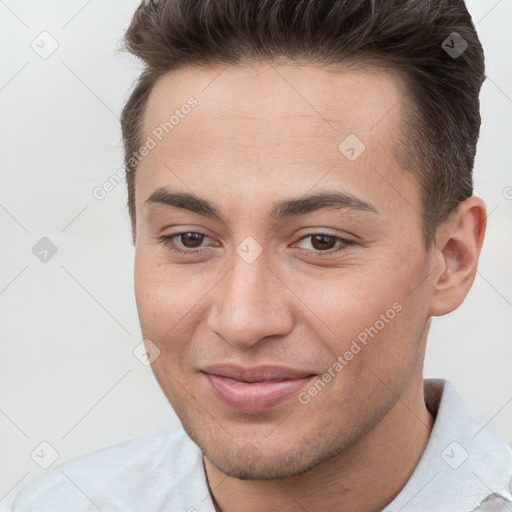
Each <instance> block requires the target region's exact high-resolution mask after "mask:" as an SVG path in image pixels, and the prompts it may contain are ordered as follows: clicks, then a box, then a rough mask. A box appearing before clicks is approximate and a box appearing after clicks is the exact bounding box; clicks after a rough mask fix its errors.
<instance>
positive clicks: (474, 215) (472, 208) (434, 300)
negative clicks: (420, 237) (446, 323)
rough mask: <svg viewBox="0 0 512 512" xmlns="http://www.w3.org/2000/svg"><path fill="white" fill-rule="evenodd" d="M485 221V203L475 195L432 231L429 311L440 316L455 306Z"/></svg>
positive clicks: (470, 274) (466, 286) (468, 282)
mask: <svg viewBox="0 0 512 512" xmlns="http://www.w3.org/2000/svg"><path fill="white" fill-rule="evenodd" d="M486 223H487V213H486V209H485V204H484V202H483V201H482V199H480V198H479V197H475V196H473V197H470V198H469V199H466V200H465V201H463V202H461V203H460V204H459V206H458V208H457V210H456V211H455V212H454V213H453V214H452V215H450V217H449V219H447V220H446V221H445V222H444V223H443V224H442V225H441V226H439V228H438V230H437V235H436V242H437V243H436V248H435V249H434V254H433V256H434V259H435V260H436V263H435V264H436V265H438V266H439V271H438V272H435V271H434V272H433V274H432V275H433V277H434V281H433V283H432V294H431V302H430V309H429V315H431V316H442V315H446V314H447V313H450V312H451V311H453V310H455V309H457V308H458V307H459V306H460V305H461V304H462V302H463V301H464V299H465V297H466V295H467V294H468V292H469V290H470V289H471V286H472V285H473V281H474V279H475V275H476V269H477V266H478V259H479V257H480V252H481V249H482V244H483V240H484V235H485V228H486Z"/></svg>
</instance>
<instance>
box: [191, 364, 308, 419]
mask: <svg viewBox="0 0 512 512" xmlns="http://www.w3.org/2000/svg"><path fill="white" fill-rule="evenodd" d="M201 372H202V375H203V376H204V378H205V380H206V382H207V385H208V387H209V389H210V391H211V392H212V393H213V395H214V396H215V397H216V398H217V399H218V400H219V401H220V402H221V403H223V404H224V405H226V406H228V407H230V408H233V409H236V410H238V411H244V412H263V411H265V410H267V409H270V408H272V407H275V406H276V405H278V404H280V403H282V402H284V401H285V400H287V399H288V398H290V397H291V396H293V395H295V394H296V393H298V392H299V391H300V389H301V388H302V387H304V386H305V385H306V384H307V383H308V382H309V381H310V380H311V379H312V378H313V377H315V376H316V375H315V374H313V373H311V372H307V371H303V370H297V369H294V368H286V367H282V366H257V367H253V368H245V367H242V366H236V365H231V364H224V365H215V366H209V367H207V368H205V369H203V370H202V371H201Z"/></svg>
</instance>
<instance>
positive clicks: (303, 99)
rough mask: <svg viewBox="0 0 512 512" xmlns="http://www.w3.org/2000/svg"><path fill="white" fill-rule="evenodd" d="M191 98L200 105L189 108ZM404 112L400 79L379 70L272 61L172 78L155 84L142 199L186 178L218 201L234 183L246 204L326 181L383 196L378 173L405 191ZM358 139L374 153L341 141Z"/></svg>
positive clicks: (139, 189) (147, 119)
mask: <svg viewBox="0 0 512 512" xmlns="http://www.w3.org/2000/svg"><path fill="white" fill-rule="evenodd" d="M190 98H193V100H194V102H195V106H194V107H193V108H189V107H188V106H187V107H186V108H184V107H183V106H185V105H188V104H189V103H190ZM404 106H405V85H404V83H403V81H402V80H401V78H400V77H399V76H398V75H397V74H395V73H391V72H389V71H386V70H383V69H378V68H366V69H359V70H356V69H353V68H347V69H346V70H341V71H337V72H332V71H329V70H327V69H324V68H320V67H313V66H305V65H297V64H283V65H279V66H277V65H271V64H268V63H267V64H258V65H244V66H232V65H219V66H208V67H205V68H201V69H197V68H190V67H187V68H183V69H180V70H176V71H172V72H169V73H167V74H165V75H163V76H162V77H161V78H160V79H159V80H158V81H157V82H156V84H155V86H154V88H153V90H152V91H151V94H150V97H149V99H148V102H147V106H146V110H145V115H144V119H143V140H146V138H147V137H152V138H153V139H155V142H156V144H155V147H154V149H152V150H151V151H150V152H149V154H148V155H147V157H145V158H144V159H143V160H142V161H141V163H140V164H139V168H138V170H137V175H136V181H137V186H136V194H137V196H138V197H139V200H140V201H143V200H144V199H145V198H146V197H147V196H148V194H149V193H151V192H152V191H153V190H154V188H155V187H157V186H159V185H164V184H165V183H166V182H169V183H170V182H173V184H174V182H177V185H178V186H180V187H181V188H183V183H180V182H179V180H176V176H177V175H179V176H180V180H182V179H183V180H185V185H186V187H187V188H194V189H195V190H199V189H201V191H205V192H206V193H207V194H210V197H211V194H219V193H221V194H223V193H224V192H225V191H226V189H225V187H226V185H229V187H230V190H233V191H236V193H238V195H239V196H240V193H241V192H243V194H245V197H247V199H249V196H250V195H251V194H254V195H259V197H262V196H263V194H266V195H268V196H271V195H272V194H274V193H276V191H277V190H278V188H280V194H279V195H280V196H281V197H282V196H283V193H284V192H289V193H290V194H292V193H293V194H294V195H297V194H301V193H305V192H306V189H308V188H311V187H312V186H314V183H316V182H318V180H320V179H321V180H322V183H321V184H322V185H324V186H336V185H340V183H341V184H343V185H344V188H345V189H347V190H348V191H349V192H357V191H361V190H363V189H364V188H365V187H366V188H367V189H368V192H369V193H370V195H372V194H373V195H375V194H376V195H379V194H382V193H383V183H384V182H383V181H382V178H378V179H375V176H376V173H379V174H380V175H382V174H383V173H384V174H385V175H386V178H385V180H388V181H389V180H390V181H391V182H393V183H394V186H395V187H398V188H400V183H399V182H401V181H403V180H404V179H405V178H404V172H403V169H401V168H400V166H399V165H398V162H397V159H396V152H397V151H396V146H397V145H396V140H397V136H398V134H399V131H400V130H401V128H402V122H401V116H402V112H403V108H404ZM171 117H174V119H173V122H172V125H171V124H170V123H169V120H170V119H171ZM162 126H167V129H166V130H164V131H163V130H162ZM159 127H160V128H159ZM159 129H160V131H158V130H159ZM155 130H157V133H158V134H160V135H159V137H161V140H160V139H159V137H155ZM354 136H355V137H357V139H353V138H352V139H350V138H349V139H348V140H356V141H357V140H360V141H361V143H362V144H363V145H364V148H365V149H364V152H363V153H362V154H361V156H360V157H358V158H357V160H355V161H350V160H349V159H347V158H346V156H344V155H343V154H342V153H341V152H340V143H342V142H343V141H344V140H347V137H354ZM356 150H357V148H356ZM334 167H336V169H335V171H336V172H330V169H333V168H334ZM170 170H172V171H174V172H173V173H171V172H169V171H170ZM407 174H408V173H407ZM406 179H407V180H408V181H410V176H407V177H406ZM370 181H373V189H372V185H370ZM283 184H286V186H287V189H286V190H283V189H282V186H283ZM274 185H275V186H274ZM406 186H407V187H408V188H410V184H406ZM222 187H224V188H222ZM305 188H306V189H305ZM409 192H410V191H409ZM412 192H413V194H414V191H412ZM395 195H396V194H395ZM143 196H144V197H143ZM218 199H219V200H222V196H221V197H219V198H218Z"/></svg>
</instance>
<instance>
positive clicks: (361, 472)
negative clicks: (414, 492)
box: [204, 373, 434, 512]
mask: <svg viewBox="0 0 512 512" xmlns="http://www.w3.org/2000/svg"><path fill="white" fill-rule="evenodd" d="M433 424H434V419H433V417H432V416H431V415H430V413H429V412H428V410H427V408H426V406H425V401H424V398H423V380H422V378H421V373H420V374H419V375H417V377H416V378H415V380H414V381H410V382H409V384H408V386H407V387H406V388H405V389H404V392H403V394H402V396H400V398H399V399H398V400H397V402H396V404H395V405H394V406H393V407H392V409H391V410H390V411H389V412H388V414H387V415H386V416H385V417H384V418H383V419H382V420H381V421H380V423H378V424H377V425H376V426H375V427H374V428H373V429H372V430H371V431H370V432H368V433H367V434H366V435H365V436H364V437H363V438H361V439H360V440H359V441H358V442H357V443H356V444H354V445H352V446H351V447H350V448H348V449H346V450H345V451H343V452H342V453H340V454H338V455H336V456H334V457H332V458H331V459H329V460H327V461H326V462H324V463H322V464H320V465H318V466H316V467H315V468H313V469H311V470H309V471H307V472H306V473H303V474H300V475H296V476H292V477H288V478H283V479H279V480H239V479H236V478H233V477H230V476H227V475H225V474H224V473H222V472H221V471H220V470H218V469H217V468H216V467H215V466H213V464H211V462H210V461H209V460H208V459H207V458H206V457H205V458H204V464H205V470H206V475H207V479H208V484H209V487H210V492H211V493H212V497H213V501H214V504H215V507H216V510H217V511H218V512H237V511H239V510H244V512H271V511H275V510H280V511H281V512H292V511H296V510H297V509H298V508H299V509H304V510H329V509H331V510H343V512H374V511H375V512H377V511H380V510H382V509H384V508H385V507H386V506H387V505H388V504H389V503H390V502H391V501H393V499H394V498H395V497H396V496H397V495H398V494H399V493H400V491H401V490H402V488H403V487H404V486H405V484H406V483H407V481H408V480H409V478H410V477H411V475H412V473H413V471H414V469H415V468H416V466H417V465H418V462H419V460H420V458H421V456H422V455H423V452H424V451H425V447H426V445H427V442H428V440H429V437H430V432H431V430H432V427H433ZM370 491H371V492H370ZM340 504H342V507H343V508H340Z"/></svg>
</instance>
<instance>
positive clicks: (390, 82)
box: [135, 63, 485, 512]
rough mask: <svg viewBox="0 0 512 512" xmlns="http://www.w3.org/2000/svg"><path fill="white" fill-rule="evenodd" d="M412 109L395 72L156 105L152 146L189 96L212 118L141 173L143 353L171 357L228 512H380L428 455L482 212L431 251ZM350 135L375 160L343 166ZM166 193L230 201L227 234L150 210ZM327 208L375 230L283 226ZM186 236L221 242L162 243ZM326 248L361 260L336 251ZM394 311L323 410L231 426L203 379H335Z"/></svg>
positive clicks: (260, 82)
mask: <svg viewBox="0 0 512 512" xmlns="http://www.w3.org/2000/svg"><path fill="white" fill-rule="evenodd" d="M405 92H406V89H405V85H404V84H403V83H402V82H401V81H400V79H399V78H398V77H397V76H396V75H392V74H391V73H389V72H387V71H384V70H375V69H373V70H372V69H366V70H355V69H347V70H345V71H342V72H338V73H332V72H329V71H327V70H326V69H321V68H319V67H310V66H299V65H294V64H292V63H290V64H283V63H281V64H279V65H271V64H269V63H266V64H265V63H260V64H258V65H257V66H256V65H252V66H249V65H246V66H242V65H240V66H210V67H206V68H203V69H192V68H184V69H181V70H178V71H173V72H171V73H167V74H166V75H164V76H163V77H162V78H160V79H159V81H158V82H157V83H156V85H155V88H154V89H153V91H152V93H151V95H150V98H149V102H148V105H147V109H146V112H145V118H144V130H143V131H144V133H143V139H144V140H145V139H146V137H147V136H148V135H150V134H151V132H152V130H153V129H154V128H155V127H157V126H158V125H159V124H160V123H161V122H164V121H165V120H166V119H168V118H169V115H171V114H172V112H173V111H174V109H176V108H179V107H180V105H183V104H184V103H186V101H187V99H188V98H189V97H191V96H193V97H194V98H196V99H197V102H198V104H197V106H196V107H195V108H194V109H193V110H192V111H191V112H190V113H189V114H188V115H187V116H185V117H184V118H183V119H181V120H180V123H179V125H177V126H175V127H174V129H173V130H172V131H170V133H169V134H168V135H166V136H165V137H163V139H162V141H161V142H159V143H158V144H157V145H156V147H155V148H153V149H152V150H151V151H150V152H149V154H148V155H147V156H146V157H145V158H144V159H143V160H142V161H141V162H140V164H139V167H138V169H137V174H136V211H137V219H136V230H135V231H136V244H135V245H136V259H135V291H136V300H137V307H138V312H139V318H140V323H141V328H142V332H143V335H144V338H147V339H149V340H151V342H152V343H153V344H154V345H156V346H157V347H158V349H159V350H160V355H159V357H157V358H156V359H155V360H154V362H153V364H152V368H153V371H154V374H155V376H156V378H157V380H158V382H159V384H160V386H161V388H162V390H163V392H164V393H165V396H166V397H167V399H168V400H169V402H170V403H171V405H172V406H173V408H174V409H175V411H176V413H177V414H178V416H179V419H180V420H181V422H182V424H183V427H184V428H185V430H186V431H187V433H188V434H189V435H190V436H191V437H192V439H193V440H194V441H195V442H196V443H197V444H198V446H199V447H200V448H201V450H202V452H203V454H204V463H205V470H206V474H207V478H208V482H209V486H210V489H211V492H212V495H213V497H214V502H215V506H216V507H217V510H222V511H223V512H231V511H239V510H244V511H247V512H255V511H258V512H263V511H275V510H280V511H292V510H293V511H296V510H302V508H301V507H303V509H305V510H311V511H320V510H328V509H332V510H339V509H340V508H339V505H340V503H342V504H343V511H344V512H350V511H353V512H355V511H358V512H361V511H368V512H370V511H377V510H382V508H384V507H385V506H386V505H387V504H388V503H390V502H391V501H392V500H393V498H394V497H395V496H396V495H397V494H398V493H399V492H400V490H401V489H402V488H403V486H404V485H405V483H406V482H407V480H408V479H409V477H410V475H411V474H412V472H413V470H414V468H415V467H416V465H417V463H418V461H419V459H420V457H421V455H422V453H423V451H424V449H425V446H426V443H427V441H428V438H429V435H430V431H431V428H432V425H433V421H434V419H433V418H432V417H431V415H430V413H429V412H428V411H427V409H426V406H425V402H424V398H423V387H422V369H423V359H424V353H425V344H426V340H427V333H428V329H429V325H430V317H431V316H433V315H444V314H446V313H448V312H450V311H452V310H453V309H455V308H457V307H458V306H459V305H460V303H461V302H462V301H463V299H464V297H465V296H466V294H467V292H468V291H469V289H470V287H471V285H472V283H473V280H474V277H475V272H476V264H477V261H478V256H479V253H480V248H481V245H482V242H483V236H484V232H485V207H484V204H483V202H482V201H481V199H479V198H476V197H472V198H470V199H468V200H467V201H464V202H463V203H461V205H460V206H459V208H458V210H457V212H455V214H453V215H452V216H451V217H450V218H449V219H448V220H447V221H446V222H445V223H444V224H443V225H442V226H440V228H439V229H438V232H437V241H436V246H435V247H433V248H432V249H431V250H430V251H429V252H427V251H426V250H425V247H424V242H423V238H422V217H421V190H420V188H419V186H418V184H417V182H416V180H415V179H414V176H413V174H411V173H410V172H408V171H407V170H406V169H403V168H402V167H401V166H400V164H399V162H398V160H397V157H396V151H395V149H394V148H396V141H397V136H398V134H399V132H400V130H402V129H403V128H404V127H403V125H402V122H401V112H403V109H404V108H406V106H407V105H406V102H405V100H404V94H405ZM349 134H355V135H356V136H357V137H358V138H359V139H360V140H362V141H363V142H364V144H365V148H366V149H365V151H363V152H362V153H361V154H360V156H359V157H358V158H357V159H355V160H354V161H350V160H349V159H347V158H346V157H345V155H344V154H342V153H341V152H340V150H339V149H338V145H339V144H340V143H341V142H342V141H343V140H344V139H345V138H346V137H347V136H348V135H349ZM158 187H169V188H171V189H172V190H173V191H178V192H189V193H194V194H196V195H198V196H200V197H201V198H203V199H205V200H208V201H210V202H212V203H214V204H215V206H216V208H217V209H218V211H219V212H220V215H221V216H222V220H218V219H214V218H210V217H208V216H205V215H200V214H198V213H195V212H191V211H188V210H185V209H182V208H178V207H175V206H168V205H163V204H145V201H146V200H147V199H148V197H149V196H150V195H151V194H152V193H153V192H154V191H155V190H156V189H157V188H158ZM320 190H322V191H325V190H329V191H332V190H337V191H344V192H348V193H350V194H353V195H354V196H357V197H358V198H360V199H362V200H364V201H366V202H368V203H370V204H371V205H372V206H373V207H374V208H375V210H377V212H378V213H374V212H371V211H361V210H357V209H350V208H345V209H340V210H334V209H322V210H318V211H314V212H310V213H307V214H302V215H295V216H289V217H286V218H283V219H275V218H272V217H271V216H270V214H269V213H270V211H271V210H272V207H273V206H274V204H275V203H276V202H278V201H281V200H285V199H291V198H300V197H302V196H304V195H305V194H311V193H315V192H319V191H320ZM183 232H185V233H186V232H198V233H204V234H206V235H207V236H206V237H204V239H202V241H201V240H199V242H197V241H195V240H194V239H192V241H191V239H190V238H187V237H185V238H182V237H175V238H174V239H173V240H174V244H175V245H176V246H178V247H179V248H181V249H182V250H188V251H189V253H188V254H179V253H175V252H173V251H172V250H171V249H170V248H169V247H166V246H164V245H163V244H162V243H160V242H159V237H161V236H163V235H173V234H177V233H183ZM318 233H327V234H328V235H330V236H333V237H342V238H346V239H348V240H350V241H351V243H347V244H343V243H342V242H340V241H339V240H338V239H336V238H334V239H327V243H325V240H324V245H323V246H322V244H321V243H318V238H317V239H315V238H314V235H315V234H318ZM306 235H310V236H309V237H308V238H303V239H301V238H302V237H305V236H306ZM249 236H250V237H252V238H253V239H254V240H255V241H256V242H257V243H258V244H259V246H260V248H261V250H262V252H261V254H260V255H259V256H258V257H257V258H256V259H255V260H254V261H253V262H252V263H248V262H247V261H246V260H245V259H244V258H242V257H241V256H240V255H239V254H238V253H237V251H236V249H237V247H238V246H239V245H240V244H241V243H242V242H243V241H244V240H245V239H246V237H249ZM340 246H341V247H344V249H343V250H341V251H339V252H336V253H335V252H334V251H335V250H336V249H337V248H339V247H340ZM198 248H199V249H201V252H199V253H197V252H194V251H197V250H198ZM251 250H253V249H251ZM308 250H310V251H313V252H314V253H315V255H311V254H308V253H307V251H308ZM393 304H398V305H399V306H400V312H397V313H396V315H394V317H393V318H392V319H391V320H389V321H388V322H386V323H385V325H384V327H383V328H382V329H378V333H377V334H376V335H375V336H373V337H372V338H369V341H368V343H367V345H365V346H363V345H362V348H361V350H360V352H358V353H357V355H355V356H354V357H353V359H351V360H350V361H349V362H348V364H347V365H346V366H344V368H343V369H342V371H340V372H338V373H336V376H335V378H333V379H332V380H331V381H330V382H329V383H328V384H327V385H326V386H325V388H324V389H322V390H321V391H320V392H318V394H316V396H314V397H312V398H311V400H310V401H309V402H308V403H307V404H302V403H300V401H299V400H298V399H297V397H296V396H293V397H292V398H291V399H288V400H286V401H285V402H283V403H281V404H279V405H277V406H275V407H273V408H271V409H269V410H266V411H264V412H258V413H249V412H239V411H235V410H233V409H230V408H228V407H227V406H225V405H223V404H222V403H220V402H219V401H218V400H217V399H216V397H215V396H214V395H213V394H212V393H211V391H210V390H209V388H208V387H207V386H206V384H205V380H204V376H203V375H202V374H201V373H200V370H201V369H204V367H205V366H207V365H211V364H218V363H233V364H239V365H243V366H256V365H263V364H271V365H283V366H286V367H289V368H295V369H300V370H307V371H308V372H310V373H314V374H318V375H319V376H321V375H322V374H323V373H324V372H326V371H327V370H328V369H329V368H332V366H333V364H334V363H335V361H336V360H337V357H338V356H339V355H343V354H344V353H345V352H346V351H347V350H349V349H350V346H351V343H352V341H353V340H354V339H356V338H357V336H358V335H359V334H360V333H361V332H362V331H364V330H365V328H369V327H370V326H374V325H376V321H377V320H379V319H380V318H381V315H382V314H386V311H388V310H389V309H390V308H392V307H393ZM368 489H371V490H372V492H368Z"/></svg>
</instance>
